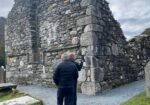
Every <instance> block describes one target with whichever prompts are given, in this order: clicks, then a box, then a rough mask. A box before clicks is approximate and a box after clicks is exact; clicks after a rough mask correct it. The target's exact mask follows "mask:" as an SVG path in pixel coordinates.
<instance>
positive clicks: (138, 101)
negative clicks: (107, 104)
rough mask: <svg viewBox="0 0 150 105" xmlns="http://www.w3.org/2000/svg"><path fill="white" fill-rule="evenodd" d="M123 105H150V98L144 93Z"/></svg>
mask: <svg viewBox="0 0 150 105" xmlns="http://www.w3.org/2000/svg"><path fill="white" fill-rule="evenodd" d="M122 105H150V98H147V97H146V93H145V92H142V93H140V94H139V95H137V96H135V97H133V98H131V99H130V100H128V101H127V102H125V103H123V104H122Z"/></svg>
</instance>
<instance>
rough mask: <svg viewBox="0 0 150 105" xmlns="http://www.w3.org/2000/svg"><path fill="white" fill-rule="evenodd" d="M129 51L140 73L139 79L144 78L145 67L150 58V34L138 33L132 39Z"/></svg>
mask: <svg viewBox="0 0 150 105" xmlns="http://www.w3.org/2000/svg"><path fill="white" fill-rule="evenodd" d="M127 51H128V55H129V58H130V60H131V62H132V67H133V68H135V69H136V71H137V73H138V79H141V78H144V77H145V75H144V74H145V73H144V68H145V66H146V64H147V62H148V61H149V60H150V34H148V33H147V34H142V35H138V36H136V37H134V38H133V39H131V40H130V41H129V43H128V49H127Z"/></svg>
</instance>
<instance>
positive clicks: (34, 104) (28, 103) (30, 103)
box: [0, 96, 40, 105]
mask: <svg viewBox="0 0 150 105" xmlns="http://www.w3.org/2000/svg"><path fill="white" fill-rule="evenodd" d="M38 104H40V101H39V100H37V99H34V98H32V97H30V96H24V97H20V98H15V99H11V100H8V101H4V102H0V105H38Z"/></svg>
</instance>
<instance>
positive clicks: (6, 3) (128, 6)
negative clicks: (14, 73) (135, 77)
mask: <svg viewBox="0 0 150 105" xmlns="http://www.w3.org/2000/svg"><path fill="white" fill-rule="evenodd" d="M107 1H108V2H109V3H110V8H111V10H112V12H113V14H114V16H115V18H116V19H117V20H118V21H119V22H120V24H121V27H122V29H123V32H124V34H125V36H126V37H133V36H135V35H138V34H140V33H141V32H142V31H143V30H144V29H145V28H148V27H150V12H149V11H150V6H149V4H150V0H107ZM13 3H14V2H13V0H0V16H4V17H7V14H8V12H9V11H10V10H11V8H12V6H13Z"/></svg>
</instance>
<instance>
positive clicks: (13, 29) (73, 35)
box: [5, 0, 137, 95]
mask: <svg viewBox="0 0 150 105" xmlns="http://www.w3.org/2000/svg"><path fill="white" fill-rule="evenodd" d="M6 30H7V33H6V38H5V41H6V44H5V45H6V54H7V80H8V81H13V82H17V83H21V84H22V83H23V84H41V85H46V86H54V83H53V81H52V75H53V71H54V68H55V67H56V65H57V64H58V63H59V62H60V55H61V54H62V53H64V52H66V51H74V52H76V54H77V60H78V59H81V57H84V58H85V61H86V62H84V67H83V69H82V71H81V72H80V73H79V75H80V76H79V84H78V90H79V91H81V92H82V93H84V94H89V95H94V94H96V93H98V92H100V91H102V90H104V89H108V88H114V87H117V86H119V85H121V84H125V83H128V82H131V81H134V80H136V76H137V74H136V72H135V70H134V69H133V67H132V66H130V60H129V58H128V56H126V55H127V51H126V45H127V42H126V40H125V37H124V35H123V33H122V30H121V28H120V25H119V23H118V22H117V21H116V20H115V19H114V18H113V15H112V13H111V11H110V9H109V5H108V2H106V1H105V0H15V4H14V7H13V8H12V10H11V12H10V13H9V16H8V19H7V27H6Z"/></svg>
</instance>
